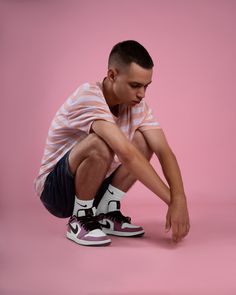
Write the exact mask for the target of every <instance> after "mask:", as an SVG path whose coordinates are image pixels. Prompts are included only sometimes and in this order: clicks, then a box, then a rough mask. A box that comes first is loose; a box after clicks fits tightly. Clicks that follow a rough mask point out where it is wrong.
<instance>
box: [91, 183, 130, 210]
mask: <svg viewBox="0 0 236 295" xmlns="http://www.w3.org/2000/svg"><path fill="white" fill-rule="evenodd" d="M124 195H125V192H123V191H121V190H119V189H118V188H116V187H114V186H112V185H111V184H109V186H108V188H107V190H106V192H105V194H104V195H103V197H102V199H101V201H100V203H99V204H98V207H97V210H96V214H97V215H98V214H100V213H107V212H108V211H115V210H117V209H118V208H116V207H115V208H114V206H108V205H109V203H110V201H120V200H121V199H122V198H123V196H124ZM111 203H113V202H111ZM111 203H110V205H112V204H111ZM114 203H115V202H114Z"/></svg>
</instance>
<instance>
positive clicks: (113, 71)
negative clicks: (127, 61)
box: [107, 68, 119, 82]
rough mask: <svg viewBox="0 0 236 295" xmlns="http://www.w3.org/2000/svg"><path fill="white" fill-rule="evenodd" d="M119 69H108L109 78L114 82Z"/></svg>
mask: <svg viewBox="0 0 236 295" xmlns="http://www.w3.org/2000/svg"><path fill="white" fill-rule="evenodd" d="M118 73H119V71H118V70H117V69H116V68H110V69H108V71H107V78H108V79H109V80H110V81H111V82H114V81H115V80H116V78H117V75H118Z"/></svg>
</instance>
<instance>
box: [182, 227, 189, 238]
mask: <svg viewBox="0 0 236 295" xmlns="http://www.w3.org/2000/svg"><path fill="white" fill-rule="evenodd" d="M189 229H190V225H189V224H186V225H185V226H184V232H183V237H186V236H187V234H188V233H189Z"/></svg>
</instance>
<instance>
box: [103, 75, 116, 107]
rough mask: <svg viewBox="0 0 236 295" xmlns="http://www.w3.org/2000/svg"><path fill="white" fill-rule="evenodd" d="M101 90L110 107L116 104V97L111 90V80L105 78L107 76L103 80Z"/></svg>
mask: <svg viewBox="0 0 236 295" xmlns="http://www.w3.org/2000/svg"><path fill="white" fill-rule="evenodd" d="M102 91H103V95H104V97H105V99H106V102H107V104H108V106H109V107H110V108H112V107H114V106H115V105H118V102H117V98H116V97H115V95H114V92H113V90H112V85H111V82H110V81H109V80H108V79H107V77H106V78H104V80H103V83H102Z"/></svg>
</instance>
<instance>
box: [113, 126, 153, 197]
mask: <svg viewBox="0 0 236 295" xmlns="http://www.w3.org/2000/svg"><path fill="white" fill-rule="evenodd" d="M132 143H133V145H135V147H136V148H137V149H138V150H139V151H140V152H142V153H143V155H144V156H145V157H146V159H147V160H148V161H150V159H151V157H152V155H153V152H152V151H151V149H150V147H149V146H148V144H147V142H146V140H145V138H144V136H143V135H142V132H140V131H138V130H137V131H136V132H135V134H134V137H133V140H132ZM136 180H137V179H136V178H135V177H134V176H133V175H132V174H130V172H129V171H128V170H127V169H126V168H125V167H124V166H123V165H121V166H120V167H119V168H118V169H117V171H116V173H115V175H114V177H113V178H112V182H111V185H113V186H114V187H116V188H118V189H120V190H121V191H123V192H127V191H128V190H129V189H130V188H131V186H132V185H133V184H134V183H135V182H136Z"/></svg>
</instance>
